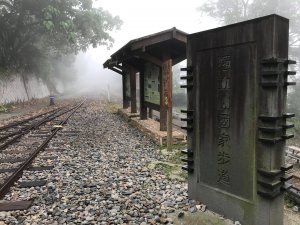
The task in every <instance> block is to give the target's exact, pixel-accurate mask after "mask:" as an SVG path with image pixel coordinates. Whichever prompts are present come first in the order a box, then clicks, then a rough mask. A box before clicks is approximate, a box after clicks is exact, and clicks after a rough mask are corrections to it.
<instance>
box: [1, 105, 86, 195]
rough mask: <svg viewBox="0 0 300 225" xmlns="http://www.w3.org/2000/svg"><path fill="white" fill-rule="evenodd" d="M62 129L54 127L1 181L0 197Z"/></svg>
mask: <svg viewBox="0 0 300 225" xmlns="http://www.w3.org/2000/svg"><path fill="white" fill-rule="evenodd" d="M84 102H85V101H83V102H81V103H80V104H79V105H77V106H76V107H74V108H73V112H72V113H70V115H68V116H67V117H66V118H65V119H64V120H63V121H62V122H61V123H60V125H64V124H65V123H66V122H67V121H68V119H69V118H70V117H71V116H72V115H73V114H74V113H75V112H76V110H77V109H79V108H80V107H81V106H82V105H83V103H84ZM60 129H62V127H56V128H55V129H54V130H53V131H52V133H51V135H50V136H49V137H48V138H47V139H46V140H45V141H44V142H43V143H42V144H41V145H40V146H39V147H38V148H37V149H36V150H35V151H34V152H33V153H32V154H31V155H30V156H29V157H28V158H27V159H26V161H25V162H23V163H22V164H21V165H20V167H19V168H18V169H17V170H16V171H15V172H14V173H13V174H12V175H11V176H10V177H9V178H8V179H7V180H6V181H5V182H4V183H3V185H2V186H1V188H0V199H3V198H4V196H5V195H6V194H7V193H8V192H9V189H10V187H12V186H13V185H14V183H15V182H16V181H17V180H18V179H19V178H20V177H21V176H22V174H23V171H24V170H25V169H26V168H27V167H28V166H29V165H30V164H31V163H32V161H33V160H34V159H35V158H36V157H37V155H38V154H39V153H40V152H41V151H42V150H44V149H45V147H46V146H47V145H48V143H49V142H50V141H51V139H52V138H53V137H54V136H55V135H56V133H57V132H58V131H59V130H60Z"/></svg>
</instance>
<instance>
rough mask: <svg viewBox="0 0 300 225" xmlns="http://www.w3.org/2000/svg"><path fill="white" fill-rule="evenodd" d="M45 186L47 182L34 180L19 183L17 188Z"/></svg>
mask: <svg viewBox="0 0 300 225" xmlns="http://www.w3.org/2000/svg"><path fill="white" fill-rule="evenodd" d="M46 184H47V180H34V181H24V182H20V183H19V186H20V187H21V188H28V187H41V186H45V185H46Z"/></svg>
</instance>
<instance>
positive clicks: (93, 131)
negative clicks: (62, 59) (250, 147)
mask: <svg viewBox="0 0 300 225" xmlns="http://www.w3.org/2000/svg"><path fill="white" fill-rule="evenodd" d="M99 102H100V101H99V100H94V101H89V102H87V103H85V106H84V107H83V108H81V109H79V110H78V112H77V113H75V114H74V116H73V117H71V118H70V120H69V122H68V124H67V125H66V126H65V127H64V129H63V131H62V132H60V134H59V135H58V136H57V137H56V138H55V139H54V140H53V141H52V142H51V143H50V145H49V148H48V149H51V151H55V150H57V151H56V152H55V155H57V156H58V158H57V159H56V160H53V161H50V164H52V165H54V166H55V167H54V169H53V170H51V171H42V172H30V173H27V172H26V173H25V174H24V176H23V177H22V180H23V181H26V180H27V181H28V180H30V179H34V178H38V179H46V180H47V181H48V183H47V186H44V187H36V188H30V189H20V188H18V187H15V188H13V190H12V191H11V194H10V195H7V197H6V199H16V200H20V199H28V198H35V201H34V204H33V206H32V207H31V208H30V209H29V210H27V211H16V212H0V221H1V220H2V222H0V224H33V225H34V224H37V225H41V224H143V225H144V224H172V220H171V219H169V218H168V214H169V213H172V212H174V211H175V210H177V209H179V210H181V209H184V210H190V211H193V210H197V208H196V207H195V204H196V203H195V202H193V201H189V200H188V199H187V185H186V183H183V182H179V181H170V180H169V179H167V177H166V176H165V175H164V173H163V172H162V171H160V170H156V169H154V170H150V169H148V167H147V165H148V164H149V163H150V162H151V161H157V160H161V157H162V156H161V155H159V154H158V153H157V146H156V145H155V144H154V143H153V142H151V141H150V140H149V139H148V138H147V137H145V136H144V135H143V134H141V133H139V132H138V131H137V130H135V129H134V128H132V127H130V126H129V125H128V124H127V123H126V122H124V121H123V120H122V119H121V118H119V116H117V115H115V114H113V113H111V112H108V111H107V110H106V109H105V107H104V106H103V104H100V103H99ZM64 149H65V150H64ZM45 154H47V152H45ZM37 163H38V162H37Z"/></svg>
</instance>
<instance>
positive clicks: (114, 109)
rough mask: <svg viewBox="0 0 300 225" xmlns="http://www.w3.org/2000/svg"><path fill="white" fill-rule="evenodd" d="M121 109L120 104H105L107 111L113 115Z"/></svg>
mask: <svg viewBox="0 0 300 225" xmlns="http://www.w3.org/2000/svg"><path fill="white" fill-rule="evenodd" d="M120 108H121V106H120V104H117V103H114V102H107V103H106V104H105V109H106V110H107V111H108V112H111V113H117V112H118V109H120Z"/></svg>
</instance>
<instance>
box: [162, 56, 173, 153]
mask: <svg viewBox="0 0 300 225" xmlns="http://www.w3.org/2000/svg"><path fill="white" fill-rule="evenodd" d="M162 81H163V82H162V86H163V92H162V95H163V104H162V105H161V108H163V109H165V110H166V112H167V113H166V114H167V149H168V151H171V150H172V59H167V60H165V61H164V62H163V65H162Z"/></svg>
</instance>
